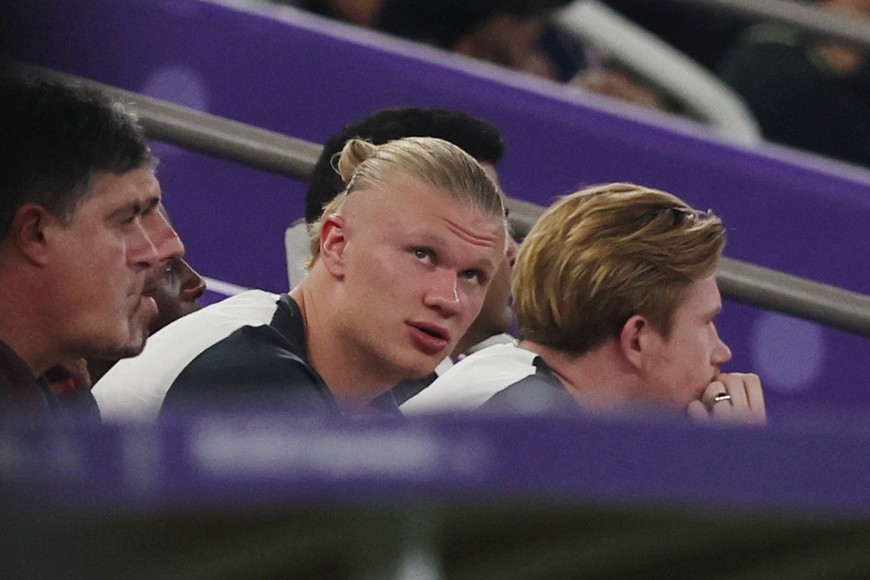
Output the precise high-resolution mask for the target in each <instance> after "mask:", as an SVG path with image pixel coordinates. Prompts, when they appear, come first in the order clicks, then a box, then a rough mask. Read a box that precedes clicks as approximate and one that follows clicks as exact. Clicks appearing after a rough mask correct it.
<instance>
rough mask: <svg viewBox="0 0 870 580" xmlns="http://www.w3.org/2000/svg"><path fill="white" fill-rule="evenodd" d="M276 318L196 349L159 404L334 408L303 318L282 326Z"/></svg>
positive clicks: (295, 409)
mask: <svg viewBox="0 0 870 580" xmlns="http://www.w3.org/2000/svg"><path fill="white" fill-rule="evenodd" d="M280 317H281V315H280V314H276V320H273V321H272V323H271V324H268V325H260V326H244V327H242V328H239V329H238V330H236V331H235V332H233V333H232V334H230V335H229V336H228V337H226V338H225V339H223V340H221V341H220V342H218V343H216V344H214V345H212V346H210V347H209V348H208V349H206V350H204V351H203V352H202V353H200V354H199V355H198V356H197V357H196V358H194V359H193V360H192V361H191V362H190V363H189V364H188V365H187V366H186V367H185V368H184V369H183V370H182V371H181V372H180V373H179V375H178V377H177V378H176V379H175V380H174V381H173V382H172V385H171V386H170V387H169V389H168V392H167V393H166V398H165V400H164V401H163V407H164V408H169V407H179V406H190V405H192V404H193V405H202V404H207V405H212V404H214V405H222V404H232V405H233V406H239V405H243V406H250V407H265V408H270V409H275V408H279V409H284V410H289V411H299V412H307V411H317V410H329V411H336V412H337V405H336V404H335V400H334V399H333V397H332V394H331V393H330V391H329V389H328V388H327V386H326V384H325V383H324V382H323V379H321V377H320V376H319V375H318V373H317V372H316V371H315V370H314V368H313V367H312V366H311V365H310V363H309V362H308V360H307V353H306V347H305V337H304V330H302V327H301V322H300V326H299V328H298V329H295V328H286V327H283V326H286V325H284V324H282V323H279V322H278V321H277V319H278V318H280ZM284 322H285V323H286V322H287V321H286V320H285V321H284ZM291 326H294V325H292V324H291Z"/></svg>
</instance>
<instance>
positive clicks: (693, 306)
mask: <svg viewBox="0 0 870 580" xmlns="http://www.w3.org/2000/svg"><path fill="white" fill-rule="evenodd" d="M721 308H722V297H721V295H720V294H719V286H718V285H717V284H716V275H715V274H711V275H710V276H707V277H706V278H701V279H700V280H696V281H694V282H692V283H691V284H690V285H689V288H688V291H687V292H686V297H685V298H684V299H683V302H682V303H681V304H680V306H679V308H677V316H678V317H679V316H681V315H686V316H695V315H696V316H702V317H704V316H712V315H714V314H716V313H717V312H718V311H719V310H721Z"/></svg>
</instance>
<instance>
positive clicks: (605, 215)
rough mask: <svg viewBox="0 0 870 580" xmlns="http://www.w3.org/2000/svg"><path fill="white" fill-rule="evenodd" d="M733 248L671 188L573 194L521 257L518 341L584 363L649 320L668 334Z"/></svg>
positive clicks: (716, 224) (624, 186)
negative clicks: (694, 290) (698, 284)
mask: <svg viewBox="0 0 870 580" xmlns="http://www.w3.org/2000/svg"><path fill="white" fill-rule="evenodd" d="M724 244H725V228H724V227H723V225H722V221H721V220H720V219H719V218H718V217H715V216H713V215H712V214H710V213H706V212H699V211H696V210H694V209H692V208H691V207H690V206H689V205H687V204H686V203H684V202H683V201H682V200H680V199H679V198H677V197H676V196H674V195H671V194H669V193H666V192H663V191H657V190H655V189H649V188H646V187H642V186H639V185H634V184H631V183H613V184H606V185H599V186H593V187H589V188H586V189H583V190H581V191H578V192H575V193H572V194H570V195H567V196H564V197H562V198H561V199H559V200H558V201H557V202H556V203H554V204H553V205H552V206H550V207H549V208H548V209H547V210H546V211H545V212H544V214H543V215H542V216H541V217H540V219H539V220H538V222H537V223H536V224H535V225H534V227H532V229H531V231H530V232H529V234H528V236H526V238H525V240H524V241H523V244H522V246H521V247H520V250H519V254H518V256H517V259H516V264H515V265H514V270H513V278H512V284H511V286H512V290H513V297H514V302H513V305H514V311H515V313H516V317H517V323H518V334H519V336H520V338H521V339H526V340H532V341H535V342H538V343H540V344H543V345H545V346H549V347H551V348H554V349H558V350H561V351H563V352H567V353H569V354H572V355H575V356H580V355H583V354H585V353H586V352H588V351H589V350H591V349H593V348H595V347H596V346H598V345H600V344H602V343H603V342H604V341H605V340H607V339H608V338H611V337H614V338H615V337H617V336H619V333H620V331H621V329H622V327H623V326H624V324H625V322H626V321H627V320H628V319H629V318H630V317H631V316H634V315H635V314H641V315H643V316H644V317H646V318H647V319H648V320H649V321H650V323H651V324H652V325H653V326H654V327H655V328H656V329H657V330H658V331H659V332H661V333H662V334H663V335H664V336H665V337H667V336H669V334H670V331H671V327H672V323H673V317H674V312H675V311H676V309H677V307H678V306H679V305H680V304H681V303H682V301H683V300H684V298H685V295H686V292H687V290H688V287H689V285H690V284H691V283H692V282H694V281H697V280H700V279H702V278H704V277H706V276H709V275H710V274H712V273H713V272H714V271H715V268H716V265H717V263H718V261H719V258H720V256H721V254H722V249H723V247H724Z"/></svg>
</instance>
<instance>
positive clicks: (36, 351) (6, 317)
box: [0, 276, 57, 376]
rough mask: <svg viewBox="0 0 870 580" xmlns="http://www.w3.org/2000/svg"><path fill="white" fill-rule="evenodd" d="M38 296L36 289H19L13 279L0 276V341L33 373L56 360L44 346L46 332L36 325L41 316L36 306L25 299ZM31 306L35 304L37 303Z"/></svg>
mask: <svg viewBox="0 0 870 580" xmlns="http://www.w3.org/2000/svg"><path fill="white" fill-rule="evenodd" d="M19 281H20V279H19ZM39 295H40V293H39V292H33V291H28V290H26V289H21V288H20V287H19V286H16V281H14V280H12V279H9V278H8V277H6V276H0V340H2V341H3V342H5V343H6V345H7V346H8V347H9V348H11V349H12V350H13V351H15V354H17V355H18V356H19V357H21V359H22V360H23V361H24V362H25V363H27V366H29V367H30V369H31V370H32V371H33V374H34V376H38V375H40V374H42V373H43V372H44V371H45V370H46V369H48V368H49V367H50V366H53V365H54V364H55V362H56V361H54V360H53V359H54V358H57V357H53V356H52V353H51V352H50V351H49V350H48V349H47V348H46V345H47V344H48V341H47V339H46V337H47V336H48V334H47V333H46V332H44V331H43V329H42V327H41V326H40V321H41V320H44V319H45V317H44V316H42V313H40V312H39V311H38V309H34V308H32V307H31V304H30V303H29V301H28V299H27V297H28V296H39ZM33 306H35V307H38V304H34V305H33Z"/></svg>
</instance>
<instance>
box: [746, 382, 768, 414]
mask: <svg viewBox="0 0 870 580" xmlns="http://www.w3.org/2000/svg"><path fill="white" fill-rule="evenodd" d="M743 382H744V384H745V386H746V395H747V397H748V398H749V406H750V407H752V408H753V409H756V410H758V411H760V412H762V413H765V408H764V391H763V390H762V388H761V379H760V378H759V377H758V375H756V374H754V373H747V374H746V375H745V378H744V381H743Z"/></svg>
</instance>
